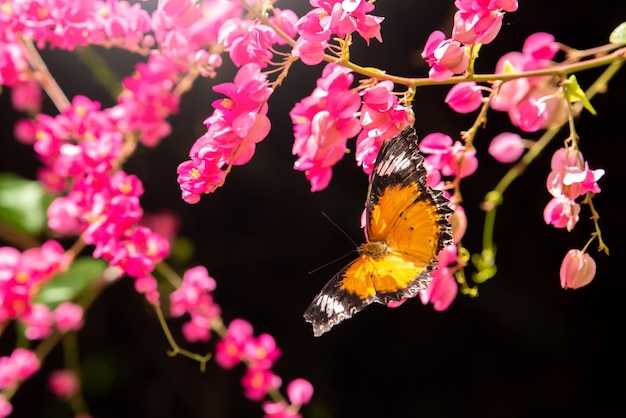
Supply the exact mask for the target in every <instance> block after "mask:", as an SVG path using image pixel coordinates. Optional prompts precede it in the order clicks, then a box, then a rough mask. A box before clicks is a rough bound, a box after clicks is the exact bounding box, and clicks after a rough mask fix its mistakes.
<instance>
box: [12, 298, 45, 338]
mask: <svg viewBox="0 0 626 418" xmlns="http://www.w3.org/2000/svg"><path fill="white" fill-rule="evenodd" d="M20 320H21V321H22V322H24V324H26V329H25V330H24V336H25V337H26V338H28V339H29V340H41V339H44V338H46V337H47V336H48V335H50V333H51V332H52V314H51V312H50V309H49V308H48V307H47V306H46V305H43V304H40V303H37V304H34V305H33V306H32V307H31V309H30V311H28V312H27V313H26V314H25V315H22V316H21V317H20Z"/></svg>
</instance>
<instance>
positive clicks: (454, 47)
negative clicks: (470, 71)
mask: <svg viewBox="0 0 626 418" xmlns="http://www.w3.org/2000/svg"><path fill="white" fill-rule="evenodd" d="M422 58H424V59H425V60H426V62H427V63H428V65H429V66H430V71H429V73H428V76H429V77H430V78H432V79H433V80H435V81H443V80H447V79H448V78H450V77H452V76H453V75H454V74H460V73H462V72H464V71H465V70H466V69H467V66H468V64H469V57H468V56H467V55H466V54H465V49H464V48H463V47H462V46H461V44H460V43H459V42H456V41H454V40H452V39H446V37H445V35H444V34H443V32H441V31H434V32H433V33H431V34H430V36H429V37H428V40H427V41H426V46H425V47H424V51H423V52H422Z"/></svg>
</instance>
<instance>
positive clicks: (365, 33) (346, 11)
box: [297, 0, 384, 45]
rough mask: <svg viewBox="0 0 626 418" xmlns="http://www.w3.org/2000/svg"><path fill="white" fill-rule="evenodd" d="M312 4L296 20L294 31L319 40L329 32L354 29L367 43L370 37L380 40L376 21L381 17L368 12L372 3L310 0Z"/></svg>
mask: <svg viewBox="0 0 626 418" xmlns="http://www.w3.org/2000/svg"><path fill="white" fill-rule="evenodd" d="M310 3H311V5H312V6H313V7H315V8H314V9H313V10H311V11H310V12H309V13H307V14H306V15H304V16H303V17H302V18H301V19H300V20H299V21H298V23H297V26H298V33H299V34H300V35H301V37H302V38H304V39H305V40H307V41H308V42H317V43H323V42H326V41H328V40H329V39H330V37H331V35H332V34H335V35H337V36H338V37H340V38H344V37H346V36H347V35H349V34H351V33H353V32H355V31H356V32H357V33H358V34H359V35H361V36H362V37H363V39H365V41H366V42H367V43H368V45H369V41H370V39H371V38H376V39H378V41H379V42H382V38H381V35H380V23H381V22H382V21H383V19H384V18H382V17H379V16H373V15H370V14H368V13H369V12H371V11H372V10H374V5H373V4H372V3H370V2H368V1H365V0H352V1H341V0H330V1H318V0H310Z"/></svg>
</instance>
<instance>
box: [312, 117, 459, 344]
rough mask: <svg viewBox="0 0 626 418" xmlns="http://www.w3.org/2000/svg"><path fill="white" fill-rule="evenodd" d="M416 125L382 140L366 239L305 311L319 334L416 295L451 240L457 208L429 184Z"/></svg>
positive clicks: (370, 193)
mask: <svg viewBox="0 0 626 418" xmlns="http://www.w3.org/2000/svg"><path fill="white" fill-rule="evenodd" d="M423 163H424V157H423V156H422V155H421V154H420V153H419V150H418V145H417V136H416V135H415V130H414V129H413V128H412V127H407V128H405V129H404V130H403V131H402V132H401V133H400V134H399V135H397V136H396V137H394V138H392V139H390V140H388V141H387V142H385V143H384V144H383V146H382V147H381V150H380V151H379V154H378V158H377V160H376V164H375V166H374V171H373V173H372V178H371V181H370V185H369V188H368V197H367V209H366V211H367V212H366V217H367V218H366V219H367V227H366V234H367V236H366V238H367V241H366V242H365V243H363V244H361V245H360V246H359V248H358V249H357V252H358V254H359V256H358V257H357V259H356V260H354V261H352V262H351V263H350V264H348V265H347V266H346V267H345V268H343V269H342V270H341V271H340V272H339V273H337V274H336V275H335V276H334V277H333V278H332V279H331V280H330V281H329V282H328V283H327V284H326V286H324V288H323V289H322V290H321V291H320V292H319V293H318V295H317V296H316V297H315V298H314V299H313V302H312V303H311V305H310V306H309V308H308V309H307V310H306V312H305V313H304V318H305V319H306V321H308V322H311V323H312V325H313V333H314V335H315V336H319V335H321V334H323V333H324V332H326V331H328V330H330V329H331V328H332V327H333V326H334V325H336V324H338V323H339V322H341V321H343V320H345V319H348V318H350V317H352V316H353V315H354V314H356V313H357V312H359V311H360V310H362V309H363V308H365V307H366V306H367V305H369V304H371V303H373V302H377V303H381V304H388V303H389V302H398V301H401V300H403V299H405V298H411V297H413V296H415V295H416V294H417V293H418V292H419V291H420V290H424V289H426V287H427V286H428V284H429V283H430V280H431V279H430V273H431V272H432V270H433V268H434V265H435V264H436V255H437V253H438V252H439V251H440V250H441V249H442V248H443V247H445V246H446V245H449V244H450V243H451V230H450V223H449V222H448V219H447V218H448V215H449V214H450V213H452V210H451V209H450V208H449V206H448V203H449V202H448V200H447V199H446V198H445V197H444V196H443V193H442V192H441V191H437V190H433V189H432V188H430V187H428V186H427V185H426V170H425V169H424V166H423Z"/></svg>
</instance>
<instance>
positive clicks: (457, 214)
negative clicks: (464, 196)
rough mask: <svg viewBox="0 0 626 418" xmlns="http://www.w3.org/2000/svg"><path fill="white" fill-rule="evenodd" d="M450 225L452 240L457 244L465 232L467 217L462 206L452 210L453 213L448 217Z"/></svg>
mask: <svg viewBox="0 0 626 418" xmlns="http://www.w3.org/2000/svg"><path fill="white" fill-rule="evenodd" d="M450 224H451V225H452V240H453V241H454V242H455V243H458V242H460V241H461V240H462V239H463V236H465V231H467V216H466V215H465V209H463V207H462V206H457V207H456V208H455V209H454V213H453V214H452V216H450Z"/></svg>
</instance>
